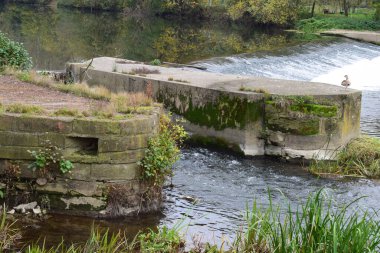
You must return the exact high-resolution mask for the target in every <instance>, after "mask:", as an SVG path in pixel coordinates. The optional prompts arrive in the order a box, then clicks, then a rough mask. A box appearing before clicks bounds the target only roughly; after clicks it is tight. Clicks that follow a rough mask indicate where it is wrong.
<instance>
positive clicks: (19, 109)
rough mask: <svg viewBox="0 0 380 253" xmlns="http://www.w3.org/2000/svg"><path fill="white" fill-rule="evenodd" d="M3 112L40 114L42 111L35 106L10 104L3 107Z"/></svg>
mask: <svg viewBox="0 0 380 253" xmlns="http://www.w3.org/2000/svg"><path fill="white" fill-rule="evenodd" d="M5 112H9V113H23V114H42V113H44V109H43V108H42V107H40V106H36V105H23V104H18V103H16V104H11V105H8V106H6V107H5Z"/></svg>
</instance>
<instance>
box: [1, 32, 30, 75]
mask: <svg viewBox="0 0 380 253" xmlns="http://www.w3.org/2000/svg"><path fill="white" fill-rule="evenodd" d="M5 66H9V67H14V68H17V69H22V70H26V69H30V68H31V67H32V59H31V58H30V56H29V53H28V52H27V51H26V49H25V48H24V46H23V45H22V44H21V43H18V42H14V41H12V40H11V39H9V38H8V37H7V36H6V35H5V34H4V33H2V32H0V67H5Z"/></svg>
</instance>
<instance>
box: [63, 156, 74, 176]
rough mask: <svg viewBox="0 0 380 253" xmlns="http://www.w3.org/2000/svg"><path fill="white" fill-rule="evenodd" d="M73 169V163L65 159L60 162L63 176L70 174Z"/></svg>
mask: <svg viewBox="0 0 380 253" xmlns="http://www.w3.org/2000/svg"><path fill="white" fill-rule="evenodd" d="M73 168H74V165H73V163H72V162H71V161H69V160H64V159H62V160H61V161H59V170H60V171H61V172H62V174H66V173H70V172H71V170H72V169H73Z"/></svg>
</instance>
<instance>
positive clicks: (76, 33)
mask: <svg viewBox="0 0 380 253" xmlns="http://www.w3.org/2000/svg"><path fill="white" fill-rule="evenodd" d="M0 30H2V31H5V32H7V33H8V34H9V36H10V37H12V38H14V39H17V40H19V41H22V42H24V43H25V46H26V47H27V48H28V50H29V51H30V52H31V55H32V57H33V60H34V62H35V66H36V68H38V69H61V68H62V66H63V64H64V63H65V62H66V61H72V60H81V59H88V58H90V57H93V56H101V55H108V56H119V57H125V58H130V59H135V60H141V61H149V60H151V59H153V58H161V59H164V60H166V61H173V62H186V63H189V62H193V63H194V64H196V65H202V66H205V67H207V69H208V71H212V72H221V73H234V74H239V75H255V76H266V77H273V78H283V79H292V80H307V81H321V82H326V83H331V84H334V85H339V84H340V82H341V81H342V80H343V76H344V75H345V74H348V75H349V77H350V79H351V82H352V84H353V88H356V89H360V90H362V91H363V105H362V121H361V122H362V131H363V132H364V133H366V134H370V135H373V136H377V137H380V82H379V81H378V77H377V73H378V72H379V70H380V47H379V46H374V45H371V44H367V43H360V42H354V41H352V40H347V39H341V38H340V39H338V38H333V37H328V38H315V37H309V36H302V35H297V34H291V33H286V32H281V31H275V32H273V31H262V30H255V29H247V28H244V27H235V26H225V25H210V24H207V25H205V24H186V23H175V22H168V21H164V20H160V19H155V20H139V19H137V20H136V19H129V18H126V17H123V16H121V15H114V14H110V13H86V12H80V11H76V10H65V9H58V10H51V9H46V8H37V7H26V6H18V5H0ZM174 172H175V175H174V177H173V179H172V182H173V184H174V188H172V189H170V188H168V189H166V190H165V193H166V196H167V199H166V201H165V205H164V209H163V211H162V213H161V214H155V215H149V216H144V217H139V218H129V219H122V220H92V219H88V218H80V217H68V216H63V215H52V216H47V217H45V218H44V219H42V220H36V219H28V220H26V221H23V222H22V223H21V224H20V226H21V227H22V228H23V232H24V239H25V240H32V241H35V240H36V238H38V237H41V238H44V237H46V242H47V243H48V244H51V243H57V242H59V241H60V240H61V239H62V237H63V238H64V239H65V240H67V241H69V242H80V241H84V240H86V239H87V237H88V233H89V231H90V227H91V226H92V225H93V224H94V225H96V226H100V227H104V228H110V229H111V230H112V231H117V230H118V229H123V230H126V231H127V234H129V235H130V236H131V237H132V236H134V234H135V233H136V232H137V231H138V230H140V229H145V228H149V227H155V226H157V225H164V224H167V225H169V226H171V225H174V224H178V223H181V224H183V225H184V226H185V228H184V230H183V231H184V232H186V233H187V235H186V237H187V239H188V240H190V241H191V237H192V235H197V236H198V237H202V238H203V240H208V241H213V240H215V241H219V242H220V239H221V238H227V240H232V239H233V236H234V234H235V232H236V230H238V229H239V227H240V226H241V225H242V224H243V223H244V220H243V218H242V214H243V211H244V210H245V208H246V205H249V204H250V203H252V201H253V200H254V199H256V200H257V202H258V203H259V204H262V205H263V206H264V207H265V206H267V205H268V189H269V188H270V189H271V196H272V198H273V202H274V203H276V204H286V203H288V201H289V202H290V204H291V205H293V206H295V205H296V204H298V203H302V202H303V201H304V200H305V198H306V197H307V196H308V194H310V193H312V192H315V191H317V190H318V189H320V188H321V187H325V188H326V193H327V194H328V195H331V196H332V197H334V198H335V199H336V200H337V201H338V204H341V203H345V202H350V201H352V200H353V199H355V198H358V197H360V196H363V195H365V196H368V197H367V198H365V199H363V200H360V201H359V202H358V205H357V206H358V207H361V208H363V209H366V208H374V209H375V210H379V209H380V202H379V201H378V200H379V198H380V184H379V183H378V182H377V181H371V180H365V179H358V180H336V179H335V180H333V179H319V178H316V177H314V176H312V175H310V174H308V173H307V172H306V171H305V170H304V169H303V168H302V166H300V165H297V164H289V163H285V162H283V161H278V160H274V159H270V158H242V157H238V156H235V155H232V154H228V153H223V152H218V151H213V150H208V149H204V148H200V147H187V148H185V149H184V150H183V154H182V156H181V159H180V161H179V162H178V163H177V164H176V166H175V169H174ZM189 197H192V198H195V199H196V200H197V201H196V202H195V203H193V202H192V201H189Z"/></svg>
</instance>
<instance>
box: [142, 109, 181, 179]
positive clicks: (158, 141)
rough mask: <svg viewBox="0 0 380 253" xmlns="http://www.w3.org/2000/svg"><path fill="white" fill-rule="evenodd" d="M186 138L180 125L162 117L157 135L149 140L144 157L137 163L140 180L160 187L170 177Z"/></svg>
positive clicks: (164, 116) (166, 116)
mask: <svg viewBox="0 0 380 253" xmlns="http://www.w3.org/2000/svg"><path fill="white" fill-rule="evenodd" d="M186 138H187V133H186V132H185V130H184V129H183V127H182V126H181V125H178V124H175V123H172V122H171V120H170V117H169V116H168V115H162V116H161V117H160V130H159V133H158V134H157V135H156V136H154V137H152V138H151V139H149V141H148V148H147V149H146V151H145V157H144V158H143V159H142V160H141V161H140V162H139V165H140V166H141V168H142V175H141V177H142V179H143V180H146V181H149V182H152V183H153V185H154V186H162V184H163V183H164V181H165V179H166V177H167V176H171V175H172V166H173V164H174V163H175V162H176V161H177V160H178V159H179V154H180V149H179V147H180V146H181V145H182V143H183V141H184V139H186Z"/></svg>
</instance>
